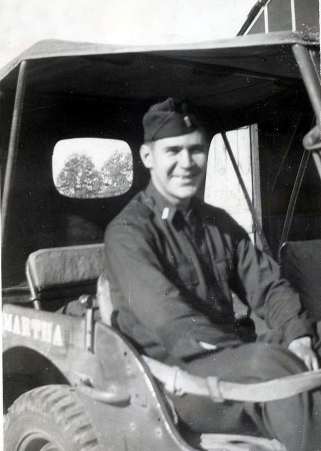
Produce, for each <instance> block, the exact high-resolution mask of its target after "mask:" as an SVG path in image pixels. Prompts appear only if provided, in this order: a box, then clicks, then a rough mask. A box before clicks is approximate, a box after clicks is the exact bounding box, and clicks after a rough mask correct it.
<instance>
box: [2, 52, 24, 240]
mask: <svg viewBox="0 0 321 451" xmlns="http://www.w3.org/2000/svg"><path fill="white" fill-rule="evenodd" d="M26 68H27V61H26V60H24V61H22V62H21V64H20V67H19V73H18V80H17V88H16V95H15V100H14V107H13V114H12V122H11V130H10V138H9V147H8V157H7V164H6V172H5V179H4V185H3V194H2V240H3V242H4V241H5V233H6V224H7V219H8V203H9V198H10V192H11V189H12V180H13V176H14V169H15V162H16V158H17V151H18V144H19V135H20V125H21V116H22V109H23V101H24V94H25V87H26Z"/></svg>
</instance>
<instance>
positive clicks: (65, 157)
mask: <svg viewBox="0 0 321 451" xmlns="http://www.w3.org/2000/svg"><path fill="white" fill-rule="evenodd" d="M52 174H53V179H54V183H55V186H56V188H57V190H58V191H59V193H60V194H62V195H64V196H67V197H73V198H78V199H90V198H105V197H113V196H119V195H120V194H124V193H126V192H127V191H128V190H129V189H130V187H131V185H132V181H133V159H132V153H131V150H130V147H129V145H128V144H127V143H126V142H125V141H121V140H116V139H102V138H73V139H66V140H61V141H58V143H57V144H56V146H55V148H54V152H53V157H52Z"/></svg>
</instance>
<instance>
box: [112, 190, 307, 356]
mask: <svg viewBox="0 0 321 451" xmlns="http://www.w3.org/2000/svg"><path fill="white" fill-rule="evenodd" d="M105 249H106V275H107V277H108V279H109V281H110V288H111V297H112V301H113V305H114V308H115V309H116V311H117V313H118V314H117V325H118V327H119V328H120V329H121V331H122V332H123V333H124V334H125V335H126V336H127V337H129V338H130V339H131V341H132V342H134V344H135V346H136V347H137V348H138V349H139V350H141V351H142V352H144V353H146V354H148V355H150V356H152V357H155V358H158V359H160V360H166V359H168V358H176V359H177V358H178V359H183V360H184V359H186V360H188V359H191V358H193V357H195V356H198V355H200V354H201V353H203V352H204V349H203V347H202V346H201V344H200V342H205V343H209V344H212V345H215V346H216V347H217V348H220V347H227V346H233V345H236V344H239V343H241V338H240V336H239V334H238V329H237V327H236V322H235V318H234V312H233V302H232V291H233V292H234V293H236V294H237V295H238V297H239V298H240V299H241V300H242V301H243V302H244V303H245V304H247V305H249V306H250V307H251V308H252V309H253V310H254V311H255V312H256V313H257V314H258V316H260V317H261V318H264V319H265V321H266V324H267V326H268V328H270V329H275V330H278V331H282V335H283V341H284V343H285V344H289V343H290V342H291V341H292V340H293V339H295V338H298V337H300V336H303V335H312V331H311V326H310V322H309V320H308V318H307V315H306V313H305V312H304V311H303V309H302V307H301V303H300V300H299V296H298V294H297V293H296V292H295V291H294V290H293V289H292V288H291V287H290V285H289V283H288V282H287V281H286V280H285V279H282V278H280V271H279V266H278V264H277V263H276V262H275V261H274V260H273V259H272V258H270V257H269V256H268V255H266V254H265V253H263V252H261V251H260V250H258V249H256V248H255V247H254V246H253V244H252V243H251V240H250V239H249V237H248V235H247V234H246V232H245V231H244V230H243V229H242V228H241V227H240V226H239V225H238V224H237V223H236V222H235V221H234V220H233V219H232V218H231V217H230V216H229V215H228V214H227V213H226V212H225V211H224V210H222V209H219V208H215V207H212V206H210V205H207V204H205V203H203V202H202V201H200V200H198V199H196V198H194V199H193V200H192V202H191V206H190V208H189V210H188V211H187V212H181V211H179V210H177V209H175V208H173V207H171V206H170V205H168V203H167V202H166V200H165V199H164V198H163V197H162V196H161V195H160V194H159V193H158V192H157V191H156V189H155V188H154V187H153V185H152V184H151V183H150V184H149V186H148V187H147V188H146V190H145V191H142V192H140V193H138V194H137V195H136V196H135V197H134V198H133V199H132V200H131V201H130V203H129V204H128V205H127V206H126V207H125V208H124V209H123V210H122V212H121V213H120V214H119V215H118V216H117V217H116V218H115V219H114V220H113V221H112V222H111V223H110V224H109V226H108V227H107V229H106V233H105Z"/></svg>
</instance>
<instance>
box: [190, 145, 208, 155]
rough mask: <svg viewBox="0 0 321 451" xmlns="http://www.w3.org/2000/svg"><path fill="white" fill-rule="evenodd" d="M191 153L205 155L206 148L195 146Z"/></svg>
mask: <svg viewBox="0 0 321 451" xmlns="http://www.w3.org/2000/svg"><path fill="white" fill-rule="evenodd" d="M190 152H191V153H193V154H194V153H204V152H205V147H203V146H195V147H192V148H191V149H190Z"/></svg>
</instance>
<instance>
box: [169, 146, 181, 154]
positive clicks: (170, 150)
mask: <svg viewBox="0 0 321 451" xmlns="http://www.w3.org/2000/svg"><path fill="white" fill-rule="evenodd" d="M179 151H180V148H179V147H168V148H167V149H166V153H167V154H169V155H176V154H177V153H178V152H179Z"/></svg>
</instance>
